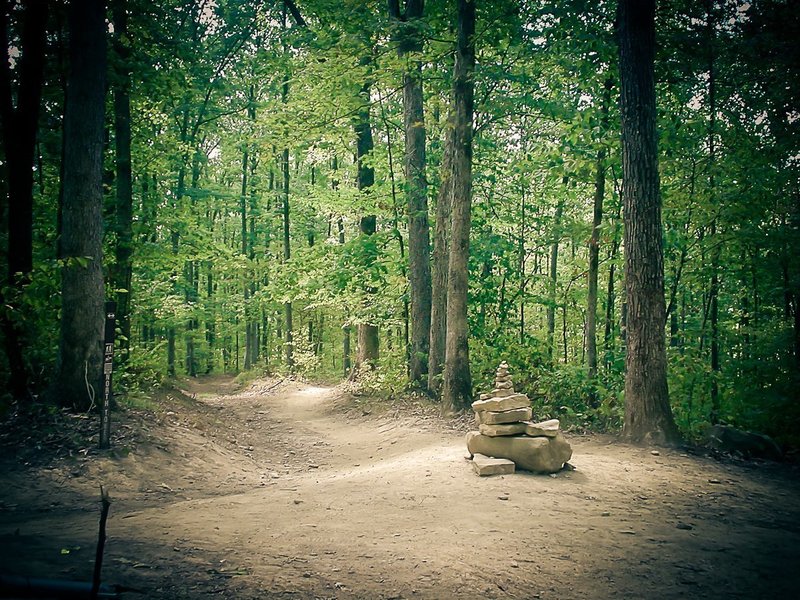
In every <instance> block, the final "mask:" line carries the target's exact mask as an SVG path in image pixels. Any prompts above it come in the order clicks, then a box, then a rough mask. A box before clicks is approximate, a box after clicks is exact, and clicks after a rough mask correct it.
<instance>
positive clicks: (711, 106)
mask: <svg viewBox="0 0 800 600" xmlns="http://www.w3.org/2000/svg"><path fill="white" fill-rule="evenodd" d="M713 5H714V3H713V1H712V0H709V1H708V2H707V3H706V6H707V10H706V20H707V27H706V31H707V35H708V40H707V41H706V42H707V47H708V111H709V120H708V169H709V175H708V189H709V203H710V204H711V207H712V209H716V186H715V182H714V169H715V168H716V143H715V142H716V140H715V138H714V135H715V133H716V122H717V102H716V83H717V82H716V73H715V68H714V67H715V65H714V58H715V57H714V40H715V38H716V23H715V19H714V12H713ZM709 237H710V240H711V246H712V248H711V283H710V286H709V292H708V293H709V295H710V296H711V414H710V415H709V420H710V421H711V423H712V424H716V423H717V422H718V421H719V409H720V406H719V376H720V366H719V260H720V259H719V255H720V245H719V240H717V219H716V217H714V218H713V219H712V220H711V226H710V228H709Z"/></svg>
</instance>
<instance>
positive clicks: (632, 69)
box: [618, 0, 679, 444]
mask: <svg viewBox="0 0 800 600" xmlns="http://www.w3.org/2000/svg"><path fill="white" fill-rule="evenodd" d="M618 28H619V30H618V36H619V64H620V90H621V98H620V107H621V110H622V167H623V178H622V198H623V205H624V220H625V234H624V236H625V237H624V241H625V293H626V298H627V305H628V317H627V355H626V359H625V367H626V373H625V423H624V428H623V435H624V436H625V437H626V438H627V439H629V440H631V441H633V442H636V443H642V442H652V443H662V444H663V443H667V444H670V443H675V442H676V441H678V437H679V435H678V429H677V427H676V426H675V422H674V420H673V418H672V410H671V408H670V404H669V391H668V389H667V358H666V347H665V335H664V323H665V310H666V307H665V303H664V258H663V250H662V235H663V233H662V225H661V194H660V189H659V186H660V183H659V174H658V146H657V134H656V100H655V82H654V66H653V64H654V52H655V1H654V0H647V1H642V0H621V1H620V3H619V14H618Z"/></svg>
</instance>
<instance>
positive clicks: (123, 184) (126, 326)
mask: <svg viewBox="0 0 800 600" xmlns="http://www.w3.org/2000/svg"><path fill="white" fill-rule="evenodd" d="M127 11H128V3H127V0H114V4H113V7H112V14H113V19H114V44H113V47H114V51H115V58H116V64H115V68H114V77H115V79H114V82H113V83H114V85H113V89H114V144H115V151H114V158H115V161H116V190H115V191H116V194H115V197H116V206H115V213H116V214H115V221H114V229H115V233H116V248H115V254H116V256H115V261H114V270H113V274H112V282H113V285H114V287H115V288H116V290H117V313H116V315H117V323H119V328H120V335H119V337H118V339H119V345H120V362H123V363H124V362H125V361H127V359H128V352H129V349H130V338H131V277H132V273H133V266H132V264H131V262H132V255H133V230H132V226H133V177H132V171H131V98H130V83H131V82H130V79H131V74H130V66H129V64H128V61H129V60H130V53H131V41H130V38H129V35H130V34H129V31H128V14H127Z"/></svg>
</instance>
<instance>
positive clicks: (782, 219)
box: [0, 0, 800, 446]
mask: <svg viewBox="0 0 800 600" xmlns="http://www.w3.org/2000/svg"><path fill="white" fill-rule="evenodd" d="M0 38H1V39H2V43H3V44H4V46H5V48H6V50H7V56H6V60H4V61H3V62H2V67H0V118H1V119H2V120H1V121H0V128H1V129H2V131H0V134H1V136H2V137H1V139H0V169H2V177H0V202H2V206H0V229H1V232H0V237H1V238H2V240H0V252H1V253H2V260H0V264H2V273H0V276H1V277H2V298H0V299H1V300H2V302H0V325H2V331H1V332H0V336H1V337H2V345H3V349H4V351H3V352H2V358H0V364H1V365H2V366H0V379H1V380H2V383H3V389H4V390H5V392H4V395H3V397H2V399H0V405H2V406H3V407H4V409H5V410H8V409H9V408H10V407H12V406H13V405H15V404H26V403H32V402H46V403H52V404H55V405H57V406H62V407H68V408H71V409H77V410H80V411H86V410H88V409H90V408H93V407H96V406H97V399H98V394H99V393H100V389H101V388H100V386H101V383H100V382H101V370H102V362H103V326H104V325H103V323H104V308H103V303H104V301H106V300H113V301H115V302H116V316H117V332H116V347H115V365H114V391H115V395H116V397H117V398H118V401H119V402H124V401H125V398H126V396H127V395H129V394H132V393H134V392H140V391H144V392H145V393H146V392H147V391H148V390H152V389H155V388H157V387H158V386H160V385H162V384H164V383H166V382H168V381H170V380H173V379H175V378H186V377H188V378H195V377H201V376H204V375H208V374H220V373H226V374H237V375H241V377H247V376H248V374H250V375H252V376H256V375H264V374H279V375H284V376H297V377H302V378H305V379H307V380H311V381H326V382H337V381H341V380H343V379H350V380H353V381H357V382H358V383H359V385H361V386H362V388H363V389H365V390H367V391H369V392H370V393H375V394H379V395H381V394H382V395H392V396H397V395H401V394H405V393H409V392H419V393H422V394H427V395H430V396H431V397H432V398H433V399H434V400H435V401H439V402H441V403H442V406H443V409H444V410H446V411H453V410H456V411H457V410H460V409H463V408H466V407H468V406H469V404H470V402H471V401H472V400H473V399H475V398H476V395H477V393H478V392H480V391H481V390H484V389H487V387H490V384H491V382H492V378H493V375H494V371H495V369H496V367H497V365H498V363H500V362H501V361H502V360H506V361H508V363H509V365H511V369H512V371H513V373H514V374H515V382H516V383H517V385H518V388H519V389H521V390H522V391H524V392H525V393H527V394H528V395H529V396H530V397H531V398H532V399H533V403H534V408H535V411H536V412H537V413H538V414H547V415H550V416H553V417H558V418H560V419H561V420H562V421H563V422H564V423H565V424H567V425H568V426H570V427H573V428H577V429H586V430H598V431H611V432H617V431H620V430H622V431H623V432H624V433H626V435H627V437H629V438H630V439H632V440H634V441H637V440H638V441H641V440H643V439H662V440H663V441H674V440H677V439H679V438H682V439H685V440H698V439H700V438H701V437H702V435H703V433H704V431H705V429H706V428H707V427H708V426H709V424H716V423H726V424H730V425H733V426H736V427H738V428H741V429H745V430H752V431H758V432H762V433H766V434H769V435H771V436H773V437H774V438H775V439H776V440H778V441H779V442H780V443H781V444H784V445H787V446H789V445H791V446H797V445H798V443H800V438H798V430H797V427H796V426H797V424H798V423H800V262H799V261H798V260H797V257H798V249H800V135H798V134H799V133H800V132H798V128H800V45H798V43H797V40H798V39H800V17H799V16H798V11H797V9H796V7H795V6H793V5H792V3H791V2H788V1H787V0H752V1H751V2H745V1H744V0H704V1H702V2H690V1H687V0H663V1H661V2H658V4H657V6H655V7H653V6H652V3H650V2H642V3H639V2H627V1H620V3H619V6H618V5H617V2H613V1H606V0H599V1H594V2H587V1H586V0H567V1H558V2H557V1H554V0H492V1H484V2H476V1H473V0H458V1H457V2H456V1H453V2H450V1H445V0H428V1H427V2H423V1H422V0H405V1H401V0H388V1H387V2H378V1H373V0H275V1H271V0H270V1H266V2H242V1H238V0H157V1H155V2H153V1H147V2H145V1H143V0H109V2H108V5H107V6H106V5H105V2H103V1H102V0H86V1H81V2H78V1H73V2H67V1H66V0H55V1H48V0H6V1H5V2H3V5H2V9H1V10H0ZM623 426H624V429H623ZM648 436H649V437H648ZM654 436H655V437H654Z"/></svg>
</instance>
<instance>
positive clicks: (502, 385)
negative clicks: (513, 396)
mask: <svg viewBox="0 0 800 600" xmlns="http://www.w3.org/2000/svg"><path fill="white" fill-rule="evenodd" d="M494 388H495V389H496V390H513V389H514V382H513V381H511V380H510V379H507V380H505V381H500V379H497V380H496V381H495V382H494Z"/></svg>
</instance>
